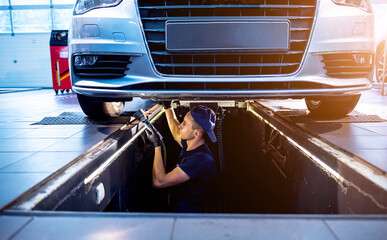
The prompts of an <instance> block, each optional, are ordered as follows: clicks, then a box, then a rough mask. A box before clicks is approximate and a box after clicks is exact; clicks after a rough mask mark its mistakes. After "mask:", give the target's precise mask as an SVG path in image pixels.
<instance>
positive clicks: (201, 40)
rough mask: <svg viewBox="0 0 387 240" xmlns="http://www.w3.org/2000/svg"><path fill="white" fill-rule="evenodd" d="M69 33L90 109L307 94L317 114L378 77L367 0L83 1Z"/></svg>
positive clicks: (78, 81) (82, 98)
mask: <svg viewBox="0 0 387 240" xmlns="http://www.w3.org/2000/svg"><path fill="white" fill-rule="evenodd" d="M69 32H70V37H69V56H70V57H69V61H70V72H71V79H72V85H73V89H74V91H75V92H76V93H77V94H78V99H79V103H80V105H81V107H82V109H83V111H84V112H85V113H86V114H87V115H89V116H90V117H113V116H118V115H120V114H121V112H122V111H123V106H124V102H125V101H130V100H131V99H132V98H133V97H141V98H144V99H154V100H229V99H232V100H237V101H239V100H241V101H243V100H246V99H257V98H305V101H306V104H307V107H308V109H309V110H310V112H311V114H312V115H316V116H328V115H329V116H334V117H340V116H345V115H346V114H348V113H350V112H351V111H352V110H353V109H354V107H355V106H356V104H357V102H358V100H359V97H360V94H361V92H362V91H364V90H368V89H369V88H370V87H371V80H372V76H373V62H374V49H375V48H374V45H375V42H374V16H373V13H372V9H371V5H370V3H369V1H368V0H357V1H352V0H78V1H77V2H76V4H75V8H74V13H73V19H72V27H71V28H70V31H69Z"/></svg>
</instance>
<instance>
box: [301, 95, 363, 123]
mask: <svg viewBox="0 0 387 240" xmlns="http://www.w3.org/2000/svg"><path fill="white" fill-rule="evenodd" d="M360 96H361V94H358V95H353V96H335V97H307V98H305V103H306V106H307V107H308V109H309V111H310V114H311V116H315V117H324V118H340V117H344V116H345V115H347V114H348V113H350V112H352V111H353V109H354V108H355V107H356V105H357V103H358V102H359V99H360Z"/></svg>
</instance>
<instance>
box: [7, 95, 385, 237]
mask: <svg viewBox="0 0 387 240" xmlns="http://www.w3.org/2000/svg"><path fill="white" fill-rule="evenodd" d="M260 102H261V103H262V104H264V105H266V106H268V107H271V108H272V109H273V110H275V111H282V110H290V111H291V110H296V111H305V108H306V107H305V104H304V102H303V101H301V100H281V101H276V100H262V101H260ZM153 104H154V102H152V101H143V100H141V99H134V101H132V102H130V103H127V105H126V109H125V110H126V112H129V111H137V110H138V109H139V108H143V109H147V108H149V107H150V106H152V105H153ZM69 113H70V115H71V113H75V115H76V116H78V117H79V116H81V115H80V114H81V109H80V107H79V106H78V103H77V98H76V95H75V94H73V93H69V94H63V95H62V94H59V95H55V93H54V92H53V90H33V91H24V90H23V91H17V92H9V91H4V92H0V116H1V119H0V208H2V207H4V206H5V205H6V204H7V203H9V202H10V201H12V200H13V199H14V198H16V197H18V196H19V195H20V194H22V193H23V192H25V191H26V190H28V189H29V188H31V187H33V186H34V185H35V184H37V183H38V182H40V181H41V180H43V179H44V178H46V177H47V176H49V175H50V174H52V173H54V172H55V171H57V170H58V169H60V168H61V167H63V166H64V165H66V164H68V163H69V162H71V161H72V160H73V159H74V158H76V157H77V156H79V155H80V154H82V153H83V152H85V151H86V150H87V149H89V148H90V147H92V146H93V145H95V144H96V143H98V142H99V141H101V140H103V139H104V138H106V137H107V136H109V135H110V134H111V133H113V132H114V131H116V130H117V129H118V128H119V127H120V126H121V125H122V124H123V123H122V122H124V121H125V116H124V117H122V118H120V119H121V120H122V122H121V123H120V121H118V122H116V123H104V124H98V123H94V124H85V123H83V124H60V125H39V124H37V123H38V122H40V121H42V120H43V119H45V118H47V117H56V119H59V120H60V119H64V118H66V117H68V116H69ZM127 115H128V114H127ZM354 115H377V116H378V117H379V118H380V119H381V120H380V119H379V120H378V121H373V120H372V121H373V122H364V121H363V122H356V121H355V122H351V121H349V122H348V121H343V120H342V121H336V122H317V123H316V122H314V123H311V122H308V121H299V122H297V125H298V126H299V127H301V128H304V129H305V130H306V131H309V132H310V133H312V134H314V135H316V136H319V137H320V138H322V139H325V140H327V141H330V142H333V143H334V144H335V145H336V146H339V147H341V148H342V149H344V150H346V151H349V152H351V153H353V154H355V155H357V156H358V157H360V158H362V159H364V160H365V161H367V162H369V163H370V164H372V165H373V166H374V167H377V168H379V169H382V170H383V171H384V172H386V171H387V162H386V159H387V145H386V143H387V121H385V120H383V119H387V96H381V95H380V90H379V89H372V90H370V91H368V92H366V93H364V94H363V96H362V98H361V100H360V103H359V105H358V106H357V108H356V109H355V112H354ZM58 116H59V117H58ZM126 118H128V117H126ZM385 223H386V222H385V217H384V215H380V216H376V215H355V216H353V215H349V216H348V217H346V216H325V215H322V216H320V215H315V216H311V215H306V216H304V215H288V216H277V215H268V216H265V215H254V216H248V215H245V216H242V215H231V216H229V215H203V216H201V217H200V218H199V217H197V216H194V215H190V214H186V215H184V214H183V215H179V216H177V217H176V216H174V215H168V214H164V215H162V214H141V213H136V214H129V213H125V214H122V213H112V214H110V215H109V214H106V213H104V214H102V213H76V212H71V213H64V212H55V213H51V212H30V213H29V212H27V213H18V212H16V213H12V212H4V213H2V215H0V233H1V234H0V239H9V238H12V239H42V238H52V237H53V236H55V238H56V239H68V238H74V239H85V238H94V239H95V238H106V237H112V236H116V237H117V238H122V239H127V238H133V239H136V238H137V239H140V238H141V239H144V238H146V239H155V238H157V239H160V238H165V239H182V238H184V239H187V237H188V239H189V238H191V239H197V238H198V237H200V236H207V238H212V239H219V238H225V237H226V238H239V239H252V238H256V237H257V232H259V233H260V235H259V236H260V237H262V238H264V239H283V238H289V239H300V238H309V239H312V238H313V239H383V238H384V237H385V234H387V233H386V229H385V228H384V226H385ZM289 224H292V225H291V226H292V227H291V228H289ZM86 225H87V226H88V227H86V228H85V227H84V226H86ZM39 229H40V230H39ZM42 229H46V231H41V230H42ZM149 229H152V230H153V231H149ZM227 229H228V230H227ZM155 231H157V232H158V233H161V235H160V234H154V233H155ZM316 232H319V233H320V234H317V235H316ZM192 233H194V234H192ZM195 234H196V235H195ZM203 234H204V235H203ZM285 236H286V237H285Z"/></svg>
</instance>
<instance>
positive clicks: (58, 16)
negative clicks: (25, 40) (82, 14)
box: [0, 0, 76, 35]
mask: <svg viewBox="0 0 387 240" xmlns="http://www.w3.org/2000/svg"><path fill="white" fill-rule="evenodd" d="M75 1H76V0H10V1H9V0H0V34H12V35H13V34H14V33H32V32H50V31H51V30H66V29H69V27H70V22H71V15H72V11H73V7H74V4H75ZM10 5H11V8H10V7H9V6H10Z"/></svg>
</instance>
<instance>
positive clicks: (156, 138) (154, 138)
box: [145, 129, 163, 148]
mask: <svg viewBox="0 0 387 240" xmlns="http://www.w3.org/2000/svg"><path fill="white" fill-rule="evenodd" d="M145 133H146V136H147V138H148V140H149V142H151V143H152V144H153V146H154V147H155V148H156V147H158V146H161V139H163V137H162V136H161V135H160V133H159V132H154V131H149V130H148V129H146V130H145Z"/></svg>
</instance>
